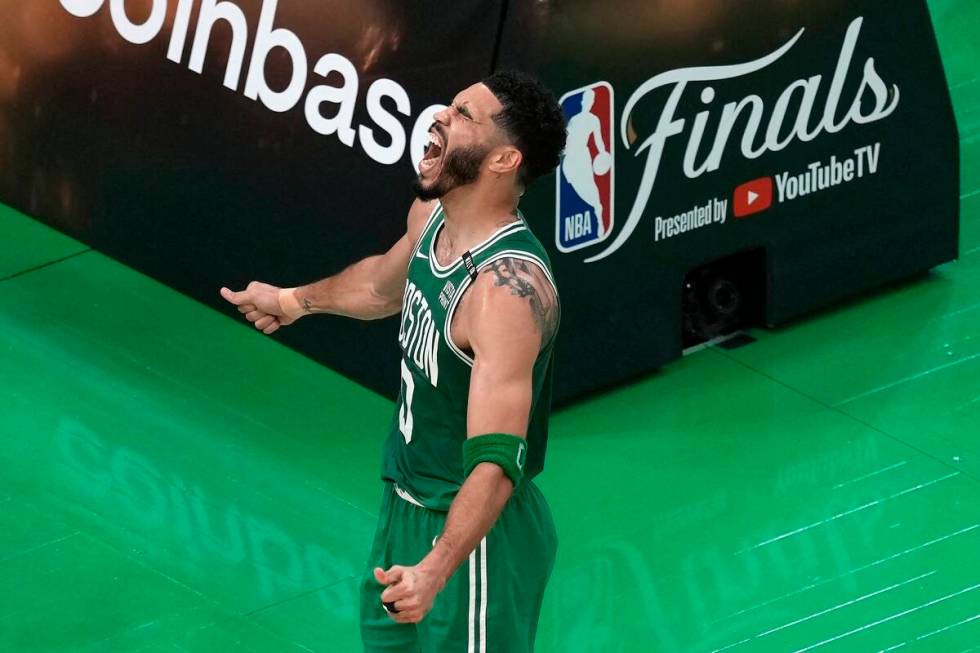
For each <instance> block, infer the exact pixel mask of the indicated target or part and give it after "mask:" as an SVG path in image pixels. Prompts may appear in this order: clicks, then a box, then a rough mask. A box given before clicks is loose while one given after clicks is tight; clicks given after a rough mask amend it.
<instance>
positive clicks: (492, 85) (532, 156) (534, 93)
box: [483, 71, 565, 187]
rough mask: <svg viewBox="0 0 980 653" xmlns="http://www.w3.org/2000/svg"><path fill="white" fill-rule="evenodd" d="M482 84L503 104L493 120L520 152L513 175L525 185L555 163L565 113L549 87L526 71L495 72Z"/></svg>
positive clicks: (562, 144)
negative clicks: (517, 165)
mask: <svg viewBox="0 0 980 653" xmlns="http://www.w3.org/2000/svg"><path fill="white" fill-rule="evenodd" d="M483 84H484V85H485V86H486V87H487V88H489V89H490V92H491V93H493V94H494V96H495V97H496V98H497V100H498V101H499V102H500V104H501V105H502V106H503V110H502V111H500V112H499V113H497V114H495V115H494V116H493V121H494V123H496V124H497V126H498V127H500V128H501V129H503V130H504V131H505V132H506V133H507V134H508V135H509V136H510V137H511V139H512V140H513V142H514V146H515V147H517V149H518V150H520V151H521V154H522V155H524V161H523V162H522V163H521V167H520V169H519V170H518V176H517V178H518V181H519V182H520V184H521V185H522V186H525V187H526V186H527V185H528V184H530V183H531V182H532V181H534V180H535V179H537V178H538V177H540V176H541V175H543V174H545V173H548V172H551V171H552V170H554V169H555V167H556V166H557V165H558V162H559V160H560V157H561V153H562V150H564V149H565V116H564V115H563V114H562V111H561V107H560V106H558V102H557V101H556V100H555V96H554V95H552V93H551V91H549V90H548V89H547V88H545V86H544V85H543V84H542V83H541V82H539V81H538V80H537V79H535V78H534V77H531V76H530V75H528V74H525V73H521V72H516V71H503V72H496V73H494V74H492V75H490V76H489V77H487V78H486V79H484V80H483Z"/></svg>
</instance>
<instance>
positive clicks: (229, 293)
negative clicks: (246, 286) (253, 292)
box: [220, 286, 245, 304]
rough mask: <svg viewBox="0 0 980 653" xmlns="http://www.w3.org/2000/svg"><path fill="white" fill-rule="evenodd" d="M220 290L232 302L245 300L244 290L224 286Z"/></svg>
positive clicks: (239, 302) (236, 302) (238, 302)
mask: <svg viewBox="0 0 980 653" xmlns="http://www.w3.org/2000/svg"><path fill="white" fill-rule="evenodd" d="M220 292H221V296H222V297H224V298H225V299H227V300H228V301H229V302H231V303H232V304H241V303H242V302H243V301H245V297H243V295H244V294H245V293H244V292H235V291H233V290H231V289H229V288H225V287H223V286H222V288H221V291H220Z"/></svg>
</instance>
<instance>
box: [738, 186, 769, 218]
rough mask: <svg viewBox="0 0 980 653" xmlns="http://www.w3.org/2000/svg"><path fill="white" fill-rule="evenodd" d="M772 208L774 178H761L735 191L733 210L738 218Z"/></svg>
mask: <svg viewBox="0 0 980 653" xmlns="http://www.w3.org/2000/svg"><path fill="white" fill-rule="evenodd" d="M770 206H772V177H761V178H759V179H754V180H752V181H749V182H746V183H744V184H742V185H741V186H739V187H738V188H736V189H735V194H734V196H733V197H732V208H733V210H734V213H735V217H736V218H744V217H746V216H750V215H753V214H755V213H759V212H760V211H765V210H766V209H768V208H769V207H770Z"/></svg>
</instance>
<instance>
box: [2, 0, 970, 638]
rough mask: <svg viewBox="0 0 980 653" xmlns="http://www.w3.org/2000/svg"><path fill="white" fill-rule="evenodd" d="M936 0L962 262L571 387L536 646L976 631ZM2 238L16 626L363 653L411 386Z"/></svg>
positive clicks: (960, 4)
mask: <svg viewBox="0 0 980 653" xmlns="http://www.w3.org/2000/svg"><path fill="white" fill-rule="evenodd" d="M931 6H932V10H933V14H934V19H935V21H936V25H937V30H938V31H939V35H940V41H941V47H942V51H943V56H944V61H945V64H946V67H947V74H948V78H949V82H950V86H951V89H952V94H953V99H954V102H955V107H956V112H957V116H958V119H959V126H960V132H961V145H962V161H963V167H962V181H963V184H962V228H961V249H960V253H961V258H960V259H959V260H958V261H957V262H954V263H949V264H946V265H943V266H940V267H938V268H936V269H935V270H933V271H932V272H931V273H929V274H926V275H923V276H921V277H919V278H916V279H913V280H910V281H908V282H906V283H902V284H899V285H895V286H891V287H888V288H885V289H882V290H881V291H878V292H875V293H872V294H869V295H867V296H863V297H860V298H856V299H854V300H853V301H851V302H849V303H847V304H844V305H840V306H837V307H835V308H833V309H831V310H827V311H824V312H821V313H819V314H816V315H813V316H811V317H809V318H807V319H805V320H801V321H799V322H797V323H794V324H791V325H788V326H785V327H782V328H779V329H775V330H771V331H770V330H762V329H759V330H754V331H752V335H753V336H754V337H756V338H757V339H758V340H757V342H754V343H752V344H750V345H748V346H744V347H741V348H737V349H732V350H726V349H723V348H720V347H710V348H707V349H704V350H701V351H698V352H696V353H693V354H691V355H689V356H686V357H684V358H683V359H681V360H679V361H676V362H673V363H671V364H669V365H667V366H665V367H664V368H663V369H661V370H660V371H658V372H656V373H654V374H651V375H650V376H648V377H646V378H644V379H642V380H640V381H638V382H636V383H633V384H631V385H629V386H626V387H621V388H618V389H615V390H612V391H609V392H607V393H604V394H602V395H600V396H597V397H595V398H593V399H591V400H589V401H585V402H583V403H580V404H577V405H575V406H573V407H571V408H568V409H565V410H562V411H559V412H557V413H556V414H555V415H554V417H553V421H552V436H551V441H550V449H549V457H548V464H547V468H546V470H545V473H544V474H543V475H542V476H541V477H540V481H539V484H540V485H541V487H542V488H543V490H544V491H545V493H546V495H547V496H548V497H549V499H550V501H551V504H552V508H553V511H554V514H555V519H556V522H557V524H558V529H559V534H560V538H561V544H560V547H559V557H558V562H557V566H556V569H555V573H554V575H553V577H552V582H551V584H550V586H549V590H548V594H547V598H546V603H545V607H544V611H543V614H542V621H541V627H540V631H539V645H538V651H543V652H546V653H551V652H563V653H564V652H579V651H581V652H593V651H595V652H616V653H620V652H646V651H664V652H669V653H672V652H682V651H683V652H687V651H698V652H704V653H719V652H721V651H731V652H732V653H749V652H761V651H800V652H803V651H820V652H821V653H822V652H827V653H830V652H833V651H847V652H850V651H899V650H900V651H902V653H905V652H906V651H909V652H912V651H930V652H950V653H960V652H965V651H974V650H980V555H978V551H980V42H978V41H977V39H976V33H977V31H978V29H980V5H978V4H977V3H975V2H972V1H969V0H936V1H934V2H932V3H931ZM927 128H928V126H926V125H924V126H923V129H927ZM907 191H908V192H915V189H914V188H910V189H907ZM927 221H928V216H923V222H924V223H926V222H927ZM0 239H2V245H0V305H2V307H3V310H0V410H2V420H0V651H10V652H15V653H20V652H30V653H43V652H62V651H80V652H95V651H111V652H114V653H124V652H126V653H128V652H136V651H140V652H143V653H150V652H156V653H163V652H167V653H176V652H198V651H200V652H208V653H211V652H214V651H254V652H256V653H300V652H302V651H317V652H324V653H326V652H330V653H332V652H346V651H357V650H359V640H358V631H357V603H356V587H357V577H358V574H359V573H360V572H361V569H362V564H363V562H364V560H365V558H366V554H367V551H368V545H369V542H370V538H371V535H372V532H373V527H374V521H375V516H376V514H377V509H378V504H379V499H380V489H381V488H380V484H379V481H378V470H379V461H380V447H381V442H382V438H383V436H384V433H385V429H386V427H387V425H388V420H389V418H390V415H391V412H392V410H393V405H392V403H391V402H389V401H388V400H386V399H382V398H380V397H379V396H377V395H375V394H373V393H371V392H369V391H367V390H364V389H362V388H361V387H359V386H357V385H355V384H353V383H351V382H350V381H348V380H346V379H345V378H343V377H341V376H340V375H338V374H335V373H333V372H332V371H330V370H328V369H326V368H324V367H322V366H319V365H317V364H315V363H313V362H311V361H309V360H307V359H306V358H303V357H302V356H300V355H298V354H296V353H294V352H292V351H291V350H289V349H287V348H285V347H283V346H281V345H279V344H278V343H277V342H275V341H274V340H273V339H270V338H268V337H266V336H263V335H262V334H260V333H258V332H256V331H255V330H254V329H252V328H250V327H249V326H248V325H246V324H245V323H244V322H243V321H242V320H241V319H240V316H239V315H238V314H237V313H234V314H233V315H232V314H220V313H217V312H215V311H213V310H210V309H208V308H206V307H204V306H202V305H200V304H198V303H196V302H194V301H192V300H190V299H188V298H186V297H184V296H183V295H180V294H178V293H176V292H174V291H172V290H170V289H168V288H166V287H164V286H162V285H160V284H159V283H157V282H155V281H153V280H151V279H149V278H147V277H145V276H143V275H141V274H139V273H137V272H134V271H132V270H130V269H128V268H126V267H124V266H122V265H120V264H118V263H116V262H114V261H113V260H111V259H109V258H107V257H105V256H103V255H101V254H99V253H98V252H95V251H92V250H90V249H89V248H88V247H86V246H85V245H83V244H81V243H78V242H76V241H73V240H71V239H69V238H67V237H65V236H63V235H61V234H59V233H57V232H54V231H52V230H50V229H48V228H46V227H44V226H42V225H41V224H39V223H37V222H35V221H33V220H31V219H28V218H26V217H24V216H22V215H20V214H18V213H17V212H15V211H13V210H11V209H9V208H0ZM217 290H218V289H217V288H215V292H216V293H217ZM405 562H406V563H413V562H415V561H405Z"/></svg>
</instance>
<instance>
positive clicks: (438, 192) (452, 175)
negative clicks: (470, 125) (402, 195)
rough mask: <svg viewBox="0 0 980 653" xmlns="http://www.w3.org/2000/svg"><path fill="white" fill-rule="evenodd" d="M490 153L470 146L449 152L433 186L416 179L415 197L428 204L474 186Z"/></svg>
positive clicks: (418, 178) (414, 182)
mask: <svg viewBox="0 0 980 653" xmlns="http://www.w3.org/2000/svg"><path fill="white" fill-rule="evenodd" d="M488 151H489V148H486V147H479V146H476V145H470V146H468V147H463V148H459V149H456V150H452V151H451V152H448V153H447V154H446V155H445V156H446V160H445V161H444V162H443V164H442V170H440V171H439V178H438V179H437V180H436V182H435V183H434V184H433V185H432V186H429V187H428V188H426V187H424V186H423V185H422V178H421V177H416V178H415V180H414V181H413V182H412V190H414V191H415V196H416V197H418V198H419V199H420V200H422V201H423V202H428V201H429V200H436V199H439V198H440V197H443V196H444V195H445V194H446V193H448V192H449V191H451V190H453V189H454V188H458V187H459V186H465V185H466V184H472V183H473V182H474V181H476V178H477V177H479V176H480V164H481V163H483V159H485V158H486V156H487V152H488Z"/></svg>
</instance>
